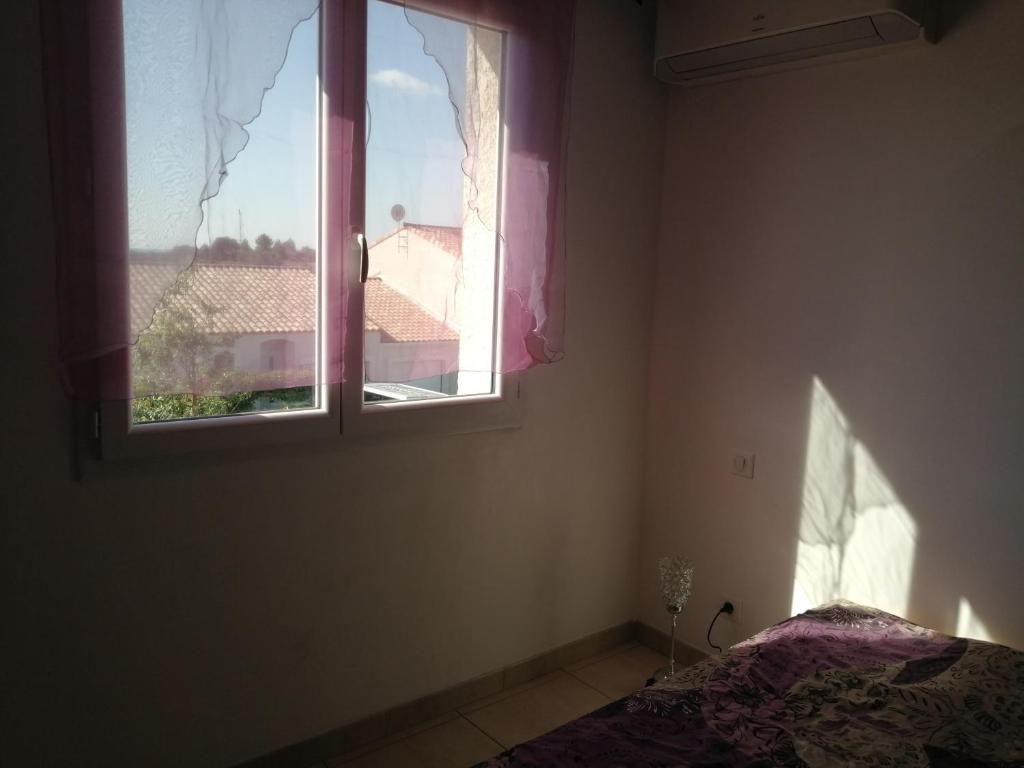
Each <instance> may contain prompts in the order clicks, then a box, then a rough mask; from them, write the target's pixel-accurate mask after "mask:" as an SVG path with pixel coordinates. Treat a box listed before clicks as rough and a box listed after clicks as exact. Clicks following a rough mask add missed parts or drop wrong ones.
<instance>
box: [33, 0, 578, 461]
mask: <svg viewBox="0 0 1024 768" xmlns="http://www.w3.org/2000/svg"><path fill="white" fill-rule="evenodd" d="M42 2H43V6H44V17H45V27H46V35H47V48H46V57H47V61H46V76H47V101H48V109H49V110H50V113H51V121H50V125H51V134H52V135H51V142H52V143H53V146H54V156H55V158H56V162H55V163H54V173H55V176H56V181H55V199H56V200H57V219H58V254H59V261H58V281H59V292H58V293H59V300H60V322H61V350H60V358H61V363H62V371H63V374H64V378H65V383H66V385H67V388H68V390H69V392H70V393H71V394H72V395H73V396H75V397H78V398H80V399H83V400H86V401H89V402H90V403H100V404H101V410H102V433H103V439H104V443H106V442H107V441H108V440H110V439H113V438H111V437H110V436H111V435H116V436H117V440H119V441H121V444H122V446H124V445H129V444H135V445H143V444H147V445H150V444H151V445H156V444H157V442H156V441H157V437H156V436H159V435H177V437H174V438H173V440H174V441H177V444H180V445H182V446H187V445H188V444H190V441H193V438H189V437H181V435H184V434H193V435H195V434H204V435H207V436H209V435H213V434H215V433H216V434H221V432H220V431H219V430H222V429H224V428H227V427H234V426H241V425H244V426H245V438H244V441H245V442H246V443H249V444H251V443H253V442H254V439H253V437H252V436H253V435H256V434H260V435H264V434H265V435H267V437H266V441H269V442H273V441H274V440H276V439H277V436H278V435H280V434H284V433H285V432H289V431H290V432H294V433H295V435H296V436H299V435H302V434H306V432H307V431H308V430H307V429H306V427H309V425H312V424H317V425H321V426H317V427H316V429H317V430H322V431H321V432H319V433H322V434H324V435H327V434H331V433H332V432H333V434H335V435H336V434H337V433H338V432H339V431H340V432H342V433H344V434H346V435H347V434H353V435H358V434H360V433H364V432H368V431H376V430H382V431H389V430H390V431H401V430H402V429H403V428H404V426H403V425H406V424H413V423H415V422H422V423H427V421H428V419H427V417H422V416H418V415H414V414H418V413H424V412H427V411H430V412H435V413H437V412H441V411H442V410H444V411H446V414H445V416H444V419H447V420H448V421H449V422H450V423H452V424H456V423H464V424H469V423H470V421H471V419H470V418H469V417H468V416H465V415H455V414H456V413H458V414H470V413H483V412H484V411H483V410H481V408H482V405H481V404H482V403H492V402H507V401H508V399H509V397H510V396H511V394H512V393H514V392H518V387H514V388H513V387H508V386H503V377H505V376H507V375H510V374H515V373H516V372H518V371H521V370H524V369H525V368H529V367H531V366H533V365H535V364H538V363H547V362H553V361H555V360H557V359H558V358H559V357H560V355H561V341H562V328H563V323H562V295H563V292H564V283H563V266H564V249H563V247H562V242H561V238H562V236H563V231H564V227H563V219H562V216H563V210H564V200H563V199H562V194H563V190H564V158H565V153H564V142H565V138H566V135H567V132H566V123H565V115H566V100H567V94H568V73H569V69H570V60H571V56H570V54H571V51H572V26H573V17H574V5H575V4H574V2H573V0H494V1H493V2H488V3H481V4H477V3H468V2H465V1H464V0H406V2H399V1H398V0H275V2H270V3H258V4H257V3H250V2H248V1H247V0H203V2H199V0H194V1H192V0H189V1H186V2H181V3H174V4H169V3H166V2H164V1H163V0H91V1H90V2H89V3H67V2H62V1H61V0H42ZM504 383H505V384H507V383H508V379H504ZM447 403H451V404H456V403H457V404H458V407H457V408H454V409H437V408H434V406H436V405H443V404H447ZM385 414H390V415H387V416H385ZM395 414H402V416H401V418H399V417H398V416H396V415H395ZM484 421H486V419H484ZM293 424H294V425H301V424H304V425H306V427H301V428H300V427H298V426H296V427H292V426H288V425H293ZM342 425H344V429H342ZM371 425H372V426H371ZM385 425H386V426H385ZM310 428H311V427H310ZM225 434H226V432H225ZM238 434H241V431H238V430H235V435H236V437H234V438H230V439H229V438H224V440H225V441H226V442H225V443H224V444H228V443H230V442H231V441H232V440H234V441H236V442H237V441H238V440H239V439H240V438H238V437H237V435H238ZM159 439H160V440H163V439H164V438H159ZM167 439H171V438H167ZM195 439H196V440H198V438H195ZM203 440H204V441H209V440H212V438H209V437H205V438H203ZM217 440H220V438H217ZM260 440H263V438H260ZM260 440H255V442H259V441H260ZM214 442H216V441H214ZM118 450H119V449H118ZM113 452H114V453H116V452H117V450H114V451H113ZM157 452H159V451H157Z"/></svg>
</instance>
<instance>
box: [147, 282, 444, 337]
mask: <svg viewBox="0 0 1024 768" xmlns="http://www.w3.org/2000/svg"><path fill="white" fill-rule="evenodd" d="M129 270H130V272H129V274H130V280H131V322H132V332H133V334H137V333H139V332H141V331H143V330H145V328H146V327H147V326H148V325H149V323H150V320H151V317H152V311H153V307H154V305H156V304H157V303H158V302H159V301H160V297H161V296H162V295H164V291H165V290H166V289H167V287H168V285H170V284H172V283H173V282H174V279H175V274H176V273H177V270H176V269H175V267H173V266H170V265H165V264H138V263H136V264H132V265H131V266H130V268H129ZM184 274H185V276H186V277H185V280H186V282H185V283H184V286H185V288H184V290H182V291H181V293H179V294H173V293H168V294H166V296H165V301H167V302H170V303H171V304H172V305H174V306H177V307H178V308H182V309H185V310H187V311H201V309H202V307H203V305H206V306H208V307H210V308H211V309H212V311H210V312H209V315H208V316H209V319H210V324H211V327H210V332H211V333H224V334H254V333H308V332H312V331H313V330H314V329H315V323H314V312H315V308H316V275H314V274H313V272H311V271H309V270H308V269H303V268H300V267H280V266H252V265H235V264H197V265H195V266H194V267H192V268H191V269H190V270H186V272H185V273H184ZM365 287H366V293H365V298H366V302H365V303H366V307H365V313H366V327H367V330H379V331H380V332H381V333H382V334H384V335H385V336H386V337H387V338H388V339H389V340H391V341H396V342H407V341H455V340H458V338H459V334H458V332H457V331H455V329H453V328H452V327H451V326H449V325H447V324H446V323H445V322H444V321H443V320H441V319H439V318H436V317H434V316H433V315H431V314H430V313H429V312H427V310H426V309H424V308H423V307H421V306H420V305H419V304H417V303H416V302H415V301H413V300H412V299H410V298H408V297H407V296H405V295H404V294H401V293H399V292H398V291H396V290H395V289H394V288H392V287H391V286H389V285H387V284H385V283H384V282H382V281H381V280H380V279H371V280H368V281H367V282H366V286H365Z"/></svg>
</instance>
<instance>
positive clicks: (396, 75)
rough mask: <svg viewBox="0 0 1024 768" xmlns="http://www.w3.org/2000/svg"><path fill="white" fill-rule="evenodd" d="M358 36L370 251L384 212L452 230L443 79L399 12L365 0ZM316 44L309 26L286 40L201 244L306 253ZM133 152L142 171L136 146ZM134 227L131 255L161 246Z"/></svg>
mask: <svg viewBox="0 0 1024 768" xmlns="http://www.w3.org/2000/svg"><path fill="white" fill-rule="evenodd" d="M451 24H452V30H451V34H447V35H445V38H444V43H443V44H444V45H446V46H457V47H456V48H453V52H458V51H461V50H464V45H465V42H464V41H465V37H464V35H465V32H464V28H462V25H461V24H457V23H456V22H451ZM126 28H130V25H128V24H126ZM126 34H127V33H126ZM368 35H369V37H368V52H367V74H368V84H367V85H368V88H367V92H368V101H369V117H368V129H369V130H368V132H369V144H368V146H367V189H366V196H367V197H366V210H367V235H368V237H369V239H370V240H371V241H373V240H375V239H377V238H379V237H380V236H382V235H384V234H386V233H387V232H389V231H391V230H393V229H394V228H395V227H396V224H395V222H394V221H393V220H392V218H391V214H390V211H391V208H392V206H393V205H395V204H401V205H403V206H404V207H405V209H406V211H407V214H406V220H407V221H409V222H413V223H426V224H439V225H458V224H460V222H461V216H460V208H461V195H462V172H461V162H462V159H463V154H464V151H463V146H462V143H461V140H460V138H459V134H458V130H457V126H456V119H455V114H454V110H453V108H452V105H451V103H450V102H449V99H448V83H447V80H446V79H445V74H444V72H443V71H442V69H441V67H440V66H439V65H438V64H437V62H436V61H435V60H434V59H433V58H431V57H429V56H427V55H426V54H424V53H423V51H422V48H423V39H422V37H421V36H420V33H419V32H418V31H417V30H416V29H415V28H413V27H412V26H411V25H410V24H409V23H408V21H407V20H406V17H405V11H404V9H403V8H402V7H400V6H396V5H392V4H390V3H385V2H380V1H379V0H370V3H369V29H368ZM318 36H319V14H317V15H314V16H313V18H311V19H309V20H308V21H305V22H302V23H301V24H299V26H298V27H297V28H296V29H295V31H294V33H293V35H292V39H291V42H290V44H289V47H288V54H287V58H286V60H285V64H284V67H283V68H282V69H281V70H280V72H279V73H278V76H277V79H276V81H275V84H274V86H273V87H272V88H271V89H270V90H269V91H267V92H266V94H265V96H264V97H263V104H262V110H261V112H260V114H259V116H258V117H257V118H256V119H255V120H254V121H253V122H252V123H250V124H249V125H248V126H247V130H248V132H249V134H250V136H249V140H248V143H247V144H246V146H245V148H244V149H243V150H242V151H241V153H240V154H239V155H238V157H237V158H236V159H235V160H234V161H232V162H231V163H230V164H229V165H228V175H227V177H226V178H225V179H224V180H223V182H222V185H221V189H220V192H219V194H218V195H217V196H216V197H214V198H212V199H211V200H210V201H208V202H207V204H206V217H205V221H204V223H203V225H202V227H201V228H200V234H199V242H200V244H201V243H203V242H206V241H207V240H212V239H214V238H216V237H218V236H222V235H226V236H229V237H233V238H236V239H237V238H238V237H239V236H240V235H241V236H242V237H243V238H244V239H247V240H249V242H250V243H251V242H253V241H254V240H255V239H256V237H257V236H258V235H260V234H262V233H266V234H268V235H269V236H270V237H271V238H273V239H279V240H286V239H288V238H291V239H293V240H294V241H295V242H296V244H297V245H298V246H299V247H303V246H307V245H308V246H311V247H315V246H316V217H315V215H314V213H315V209H316V178H317V175H316V106H317V87H318V85H317V61H318ZM131 42H132V41H131V40H129V45H128V47H129V49H130V48H131ZM460 55H461V54H460ZM454 77H455V78H458V80H457V81H456V82H454V83H453V86H454V87H455V88H456V89H461V88H463V87H464V85H463V80H462V78H464V73H455V74H454ZM134 83H135V79H134V78H132V77H130V76H129V78H128V80H127V97H128V100H129V102H131V100H132V99H133V98H139V99H140V103H143V102H142V101H141V100H142V99H143V98H152V95H151V94H148V93H147V94H145V95H143V91H142V89H141V88H140V87H139V86H138V85H134V86H133V84H134ZM133 88H134V90H133ZM130 126H131V123H130ZM130 133H131V130H130ZM141 135H142V136H143V138H144V137H145V133H144V132H142V133H141ZM129 144H130V146H129V154H131V152H132V147H131V141H130V142H129ZM142 144H143V145H144V142H142ZM136 151H138V152H139V153H140V155H141V156H142V157H143V159H146V160H148V158H146V157H145V155H146V152H147V151H149V150H147V149H146V148H145V147H144V146H143V147H136ZM136 165H137V167H140V169H141V170H140V171H139V172H137V174H136V175H135V176H134V177H133V176H132V175H131V171H130V175H129V196H130V199H133V198H132V194H131V193H132V185H133V183H134V184H135V186H136V187H138V188H142V187H143V186H144V185H146V184H148V183H150V182H149V181H148V180H147V177H146V170H147V166H146V165H145V164H142V163H137V164H136ZM130 167H131V163H130ZM133 178H134V179H135V181H134V182H133ZM144 191H146V192H154V193H155V192H156V191H155V190H144ZM137 199H138V201H139V202H138V203H137V205H138V206H143V205H146V206H149V210H151V211H152V209H153V208H154V206H158V205H159V200H160V197H159V194H148V195H147V194H142V195H138V196H137ZM136 220H137V221H138V222H139V224H138V225H137V226H136V227H134V228H133V229H132V238H131V239H132V247H136V248H140V247H142V248H146V247H166V246H167V245H168V244H166V243H160V244H158V243H156V242H155V240H157V239H159V238H158V237H156V236H155V235H152V234H150V232H149V230H147V227H146V225H145V224H144V223H143V221H144V219H143V217H141V216H139V217H137V219H136ZM151 229H153V228H150V230H151Z"/></svg>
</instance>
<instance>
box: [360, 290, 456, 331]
mask: <svg viewBox="0 0 1024 768" xmlns="http://www.w3.org/2000/svg"><path fill="white" fill-rule="evenodd" d="M365 296H366V299H365V301H366V305H365V309H364V313H365V315H366V329H367V330H371V331H375V330H379V331H380V332H381V333H383V334H385V335H386V336H388V337H390V338H391V339H392V340H393V341H457V340H458V338H459V334H458V332H457V331H456V330H455V329H454V328H452V327H451V326H450V325H448V324H446V323H445V322H444V321H443V320H440V319H439V318H436V317H434V316H433V315H432V314H430V313H429V312H427V310H426V309H424V308H423V307H421V306H420V305H419V304H417V303H416V302H414V301H413V300H412V299H410V298H408V297H407V296H405V295H404V294H401V293H399V292H398V291H396V290H395V289H394V288H392V287H391V286H390V285H388V284H387V283H385V282H384V281H383V280H381V279H380V278H379V277H374V278H371V279H369V280H367V281H366V294H365Z"/></svg>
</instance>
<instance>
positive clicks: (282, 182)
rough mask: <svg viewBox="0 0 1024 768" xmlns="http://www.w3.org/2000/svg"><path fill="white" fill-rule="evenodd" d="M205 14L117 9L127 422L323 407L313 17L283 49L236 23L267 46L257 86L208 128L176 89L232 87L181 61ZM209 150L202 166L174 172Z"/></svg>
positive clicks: (157, 2)
mask: <svg viewBox="0 0 1024 768" xmlns="http://www.w3.org/2000/svg"><path fill="white" fill-rule="evenodd" d="M200 10H201V9H200V5H199V4H196V5H193V6H192V7H191V8H190V7H189V5H188V4H178V5H170V6H169V5H168V4H167V3H165V2H162V1H161V0H122V5H121V19H122V23H123V58H124V62H123V70H124V113H125V137H126V141H125V158H126V170H127V172H126V179H125V186H126V198H127V229H128V297H127V298H128V303H129V305H130V307H131V318H130V322H131V326H132V327H131V337H132V338H133V340H134V343H133V345H132V346H131V355H130V371H129V373H130V376H131V382H132V384H131V395H132V407H131V411H130V417H131V421H132V423H133V424H134V425H139V424H150V423H153V422H160V421H171V420H187V419H196V418H210V417H218V416H219V417H223V416H233V415H239V414H243V413H245V414H253V413H263V412H267V411H275V410H285V409H293V408H313V407H315V406H317V405H318V402H317V401H318V397H317V395H318V392H317V389H316V388H315V387H314V383H315V382H316V380H317V360H318V355H317V349H316V348H317V339H318V338H319V337H321V336H322V328H321V322H320V318H321V316H322V313H321V312H320V309H319V308H318V300H317V299H318V291H317V285H318V282H319V280H320V278H321V273H322V270H323V264H322V263H321V261H320V259H319V258H318V254H319V243H320V232H319V224H318V220H319V216H318V210H319V188H318V179H319V173H318V169H319V167H320V152H319V142H318V134H319V130H318V123H319V112H320V96H319V80H320V14H319V12H318V11H316V10H315V5H314V10H313V12H312V13H310V14H307V17H306V18H299V20H298V23H297V24H296V25H295V27H294V29H293V30H292V31H291V38H290V40H278V39H276V38H273V37H269V38H268V37H264V38H263V39H261V35H260V34H258V33H247V31H246V30H245V29H244V28H242V27H240V26H237V27H236V29H235V30H234V33H235V34H237V35H238V36H239V37H240V38H241V42H243V43H245V44H250V45H253V44H261V45H265V46H267V48H268V49H269V50H268V51H267V52H266V54H265V64H266V68H265V71H264V72H263V73H262V74H263V76H264V77H265V78H266V81H265V82H262V83H260V82H255V83H246V82H244V80H243V81H242V82H241V83H239V84H237V85H235V86H233V87H234V92H233V93H232V94H230V95H229V97H228V98H225V99H223V100H222V103H218V104H217V105H216V110H217V112H218V115H219V114H220V113H222V112H223V113H226V115H227V122H228V126H229V127H228V128H226V129H225V128H220V127H218V128H217V129H216V130H215V131H211V129H210V128H209V127H206V126H204V125H203V124H202V123H203V121H206V120H209V117H210V114H209V110H208V109H204V108H203V105H201V104H197V103H196V98H195V97H196V93H195V91H194V90H193V89H189V88H186V87H183V86H184V85H187V84H189V83H191V82H195V81H200V82H204V84H207V83H208V84H210V85H218V84H219V83H220V82H221V81H225V82H228V83H231V82H232V81H233V80H238V79H239V78H238V76H237V74H236V73H234V72H232V67H233V66H235V64H236V63H235V62H234V61H232V60H231V59H230V58H226V60H223V61H217V60H216V59H215V58H214V57H212V56H211V55H210V54H206V55H196V54H193V53H192V51H190V50H189V48H188V41H187V38H184V37H183V33H184V32H186V31H189V30H191V29H202V28H203V27H202V25H201V23H200V20H199V19H197V18H192V17H191V16H192V15H194V14H198V13H200ZM300 12H301V9H300ZM231 23H232V22H231V21H230V20H226V21H224V22H222V25H223V27H224V28H221V29H218V27H217V25H216V24H215V25H213V26H212V29H211V30H209V31H208V32H207V34H208V36H210V37H211V38H213V37H214V35H215V33H216V32H218V31H220V32H221V33H224V34H226V33H227V29H226V27H227V25H229V24H231ZM235 23H236V24H237V21H236V22H235ZM201 44H202V40H200V45H201ZM208 44H210V45H212V44H214V41H213V40H212V39H211V40H210V41H209V42H208ZM185 54H192V55H185ZM276 67H279V68H276ZM275 69H276V71H275ZM271 78H272V79H271ZM265 85H272V87H270V88H269V89H268V90H267V91H266V92H265V93H260V89H261V87H262V86H265ZM235 102H238V103H235ZM250 118H252V119H250ZM231 120H233V121H234V122H235V123H236V124H237V125H236V126H231V123H230V121H231ZM232 131H233V132H234V133H236V134H237V135H231V133H232ZM211 134H212V135H211ZM200 138H201V139H202V140H203V146H202V147H200V146H198V139H200ZM211 145H212V146H213V147H215V149H216V151H218V152H219V153H220V157H218V158H216V159H215V160H214V161H213V163H211V162H210V161H208V162H207V163H206V164H195V163H191V162H182V161H181V158H180V154H181V153H183V152H188V151H198V150H200V149H203V150H205V151H207V152H208V151H209V149H210V146H211ZM211 172H212V173H211ZM200 174H204V175H203V176H200ZM197 191H198V192H199V194H197Z"/></svg>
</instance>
